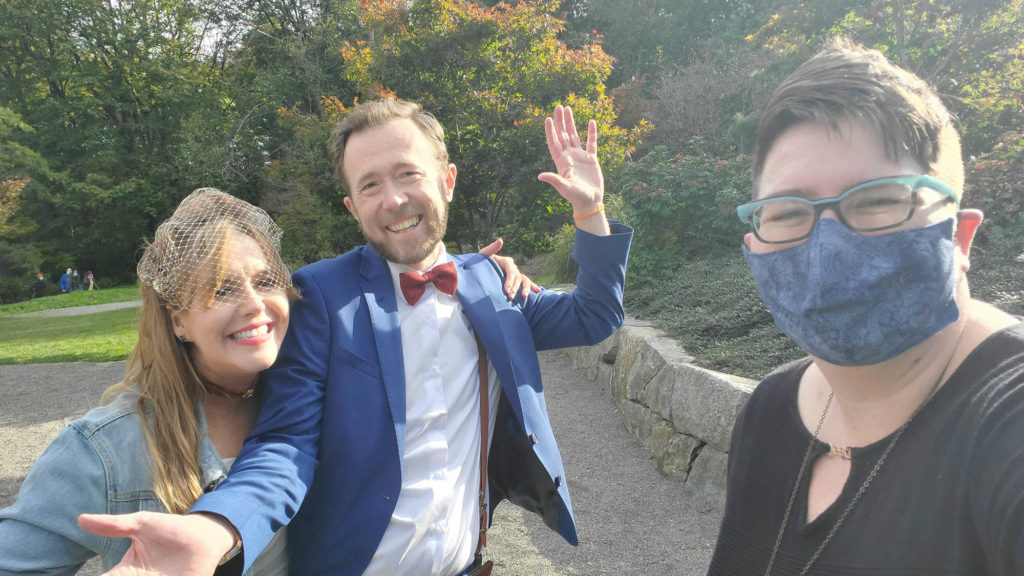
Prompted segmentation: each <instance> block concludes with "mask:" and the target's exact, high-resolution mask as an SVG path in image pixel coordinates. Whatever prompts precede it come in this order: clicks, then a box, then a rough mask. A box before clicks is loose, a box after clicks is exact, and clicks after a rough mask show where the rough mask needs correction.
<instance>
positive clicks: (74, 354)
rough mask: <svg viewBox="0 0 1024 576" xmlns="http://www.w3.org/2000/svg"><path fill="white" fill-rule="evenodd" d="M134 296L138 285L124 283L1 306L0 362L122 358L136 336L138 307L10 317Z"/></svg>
mask: <svg viewBox="0 0 1024 576" xmlns="http://www.w3.org/2000/svg"><path fill="white" fill-rule="evenodd" d="M138 298H139V289H138V287H136V286H122V287H116V288H110V289H104V290H100V291H93V292H73V293H71V294H60V295H57V296H47V297H46V298H37V299H35V300H29V301H26V302H18V303H16V304H5V305H3V306H0V365H2V364H38V363H47V362H113V361H115V360H124V359H125V358H126V357H127V356H128V353H129V352H130V351H131V349H132V347H133V346H134V345H135V340H136V338H137V334H138V312H139V310H138V308H126V309H123V310H114V311H111V312H100V313H98V314H82V315H79V316H62V317H56V318H17V317H14V316H15V315H17V314H24V313H26V312H37V311H41V310H49V309H53V308H67V307H69V306H86V305H89V304H106V303H109V302H124V301H131V300H137V299H138Z"/></svg>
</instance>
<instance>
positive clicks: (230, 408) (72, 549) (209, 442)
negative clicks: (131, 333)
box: [0, 189, 532, 574]
mask: <svg viewBox="0 0 1024 576" xmlns="http://www.w3.org/2000/svg"><path fill="white" fill-rule="evenodd" d="M280 236H281V230H280V229H279V228H278V227H277V225H276V224H274V222H273V220H272V219H271V218H270V217H269V216H268V215H267V214H266V213H265V212H264V211H263V210H261V209H259V208H257V207H255V206H252V205H251V204H248V203H247V202H244V201H242V200H239V199H237V198H235V197H233V196H230V195H228V194H225V193H223V192H219V191H217V190H213V189H200V190H197V191H195V192H193V193H192V194H191V195H189V196H188V197H187V198H185V200H183V201H182V202H181V204H180V205H179V206H178V208H177V210H175V212H174V214H173V215H172V216H171V217H170V219H168V220H167V221H165V222H164V223H163V224H161V225H160V227H159V228H158V229H157V232H156V235H155V238H154V239H153V242H152V243H151V244H150V245H149V246H147V247H146V249H145V252H144V253H143V256H142V259H141V261H140V262H139V266H138V274H139V288H140V290H141V292H142V309H141V313H140V317H139V339H138V342H137V343H136V345H135V348H134V350H133V351H132V353H131V355H130V356H129V358H128V361H127V363H126V368H125V377H124V379H123V380H122V381H121V382H119V383H117V384H115V385H113V386H111V387H110V388H109V389H108V390H107V391H106V392H105V393H104V395H103V403H104V406H102V407H100V408H96V409H94V410H91V411H90V412H88V413H87V414H86V415H85V416H84V417H82V418H80V419H78V420H76V421H74V422H72V423H71V424H70V425H68V426H67V427H66V428H65V429H64V430H63V431H62V432H61V433H60V434H59V435H58V436H57V438H56V439H55V440H54V441H53V443H52V444H50V446H49V447H48V448H47V449H46V451H45V452H44V453H43V455H42V456H40V458H39V460H38V461H37V462H36V464H35V466H34V467H33V469H32V471H31V472H30V473H29V475H28V477H27V478H26V479H25V482H24V483H23V485H22V487H21V491H20V493H19V495H18V499H17V501H16V502H15V503H14V504H13V505H12V506H10V507H9V508H6V509H3V510H0V574H17V573H26V572H31V573H40V572H44V571H45V572H46V573H47V574H73V573H75V572H76V571H77V570H78V569H79V568H80V567H81V565H82V564H83V563H84V562H85V561H86V560H88V559H89V558H91V557H93V556H100V558H101V559H102V563H103V566H104V568H105V569H110V568H111V567H112V566H114V565H115V564H117V563H118V562H119V561H120V560H121V558H122V556H124V555H125V552H126V551H127V550H128V549H129V546H130V544H131V541H130V540H129V539H127V538H109V537H103V536H98V535H95V534H90V533H87V532H84V531H83V530H81V529H80V528H79V527H78V523H77V518H78V516H79V515H80V514H83V513H98V514H125V513H130V512H137V511H160V512H171V513H184V512H186V511H188V509H189V508H190V507H191V506H192V504H193V503H194V502H195V501H196V500H197V499H198V498H199V496H200V495H202V494H203V493H204V492H207V491H210V490H212V489H213V488H214V487H215V486H217V484H218V483H219V482H220V481H221V480H223V479H224V478H225V477H226V476H227V471H228V469H229V468H230V466H231V464H232V462H233V461H234V458H235V456H237V454H238V452H239V450H240V449H241V446H242V442H243V440H244V439H245V436H246V434H247V433H248V431H249V429H250V428H251V426H252V424H253V422H254V420H255V418H256V416H257V413H258V411H259V408H260V396H261V394H260V389H259V387H258V386H257V384H258V377H259V374H260V372H261V371H262V370H265V369H266V368H269V367H270V365H271V364H273V362H274V360H275V359H276V358H277V354H278V351H279V348H280V345H281V342H282V340H283V338H284V334H285V331H286V330H287V329H288V314H289V301H290V300H294V299H296V298H298V294H297V292H296V291H295V289H294V288H293V286H292V283H291V279H290V276H289V271H288V268H287V267H286V266H285V264H284V263H283V262H282V261H281V257H280V254H279V253H278V247H279V238H280ZM498 246H500V243H496V244H493V245H491V246H490V247H488V249H485V250H487V251H488V252H493V251H494V250H496V249H497V247H498ZM499 262H500V263H501V265H502V266H503V267H504V268H505V269H506V270H507V271H508V275H509V279H510V281H511V285H512V286H514V287H515V288H516V289H519V288H520V283H522V288H523V289H526V288H528V287H532V284H531V283H530V282H529V280H528V279H525V278H523V277H521V276H520V275H519V273H518V271H517V270H516V269H515V265H514V263H512V262H511V261H510V260H508V259H504V258H501V259H499ZM510 292H511V289H510ZM285 546H286V544H285V536H284V530H283V529H282V530H281V531H279V532H278V534H277V535H276V536H275V538H274V540H273V542H272V543H271V545H270V546H268V547H267V549H265V550H264V552H263V553H262V554H261V555H260V556H259V558H257V560H256V562H255V563H254V565H253V567H252V569H251V570H250V573H252V574H287V571H288V566H287V554H286V553H285Z"/></svg>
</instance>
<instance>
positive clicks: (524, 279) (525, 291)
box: [480, 238, 540, 300]
mask: <svg viewBox="0 0 1024 576" xmlns="http://www.w3.org/2000/svg"><path fill="white" fill-rule="evenodd" d="M504 244H505V241H504V240H502V239H501V238H498V239H497V240H495V241H494V242H491V243H490V244H488V245H487V246H484V247H483V248H481V249H480V253H481V254H483V255H484V256H488V257H490V258H493V259H494V261H495V262H497V264H498V266H499V267H501V271H502V272H504V273H505V287H504V288H505V296H506V297H507V298H508V299H509V300H515V299H516V292H520V293H522V295H523V298H526V297H527V296H529V295H530V292H531V291H532V292H540V286H537V285H536V284H534V283H533V280H530V278H529V277H528V276H526V275H525V274H523V273H522V272H520V271H519V267H518V266H516V261H515V260H513V259H512V258H509V257H508V256H498V251H499V250H501V247H502V246H503V245H504Z"/></svg>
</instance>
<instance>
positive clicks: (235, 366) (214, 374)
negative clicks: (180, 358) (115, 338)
mask: <svg viewBox="0 0 1024 576" xmlns="http://www.w3.org/2000/svg"><path fill="white" fill-rule="evenodd" d="M225 257H226V258H225V262H226V263H227V264H226V270H225V273H224V277H223V280H222V281H221V283H220V285H219V287H218V288H217V290H216V293H215V295H214V302H213V305H212V306H209V307H197V308H196V309H191V310H182V311H177V312H171V323H172V325H173V328H174V334H175V336H178V337H183V338H185V340H186V341H188V342H190V343H191V345H190V354H191V357H192V361H193V363H194V365H195V367H196V370H197V371H198V372H199V374H200V376H202V377H203V378H204V379H206V380H208V381H210V382H213V383H215V384H217V385H219V386H222V387H224V388H228V389H230V390H236V391H242V390H245V389H246V388H248V387H249V386H250V385H251V384H252V383H253V381H254V380H255V378H256V377H257V376H258V375H259V373H260V372H261V371H263V370H266V369H267V368H269V367H270V365H271V364H273V363H274V360H276V359H277V353H278V351H279V350H280V348H281V342H282V341H283V340H284V335H285V332H286V331H287V329H288V295H287V292H286V291H285V290H283V289H281V288H280V287H279V285H278V283H276V282H275V277H274V274H273V272H272V271H271V270H270V269H269V268H268V266H267V262H266V258H265V256H264V253H263V250H261V249H260V247H259V245H258V244H257V243H256V242H255V241H254V240H253V239H252V238H249V237H247V236H244V235H235V236H234V237H233V239H232V240H231V241H230V244H229V245H228V246H227V247H226V254H225ZM218 301H222V302H224V304H219V303H218Z"/></svg>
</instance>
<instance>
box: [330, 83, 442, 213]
mask: <svg viewBox="0 0 1024 576" xmlns="http://www.w3.org/2000/svg"><path fill="white" fill-rule="evenodd" d="M403 118H408V119H409V120H412V121H413V122H415V123H416V125H417V126H419V128H420V131H421V132H423V135H424V136H426V137H427V140H428V141H429V142H430V143H431V145H433V147H434V152H435V154H436V156H437V160H438V162H440V163H441V164H442V165H445V164H448V149H447V148H446V147H445V145H444V128H443V127H442V126H441V123H440V122H438V121H437V118H434V115H433V114H431V113H429V112H424V111H423V107H422V106H420V105H419V104H416V103H415V102H407V101H405V100H396V99H394V98H384V99H382V100H373V101H370V102H363V103H362V104H359V105H357V106H356V107H355V108H353V109H352V111H351V112H349V113H348V115H347V116H345V118H344V119H342V120H341V122H338V124H337V125H335V127H334V131H333V132H332V133H331V142H330V153H331V160H332V162H334V172H335V174H337V175H338V178H340V179H341V184H342V186H344V187H345V188H346V189H348V179H347V178H346V176H345V167H344V166H343V162H342V161H343V160H344V158H345V145H346V144H348V139H349V137H350V136H352V135H353V134H356V133H358V132H362V131H364V130H370V129H372V128H376V127H378V126H384V125H385V124H388V123H390V122H393V121H395V120H400V119H403ZM349 192H350V193H351V190H350V191H349Z"/></svg>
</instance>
